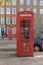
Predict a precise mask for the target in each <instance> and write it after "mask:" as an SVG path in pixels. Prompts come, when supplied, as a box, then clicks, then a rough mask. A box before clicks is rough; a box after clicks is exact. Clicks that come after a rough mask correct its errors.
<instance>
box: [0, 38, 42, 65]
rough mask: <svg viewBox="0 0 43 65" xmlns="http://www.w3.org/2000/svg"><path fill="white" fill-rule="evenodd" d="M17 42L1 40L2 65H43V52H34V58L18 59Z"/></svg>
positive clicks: (0, 61) (14, 40) (0, 57)
mask: <svg viewBox="0 0 43 65" xmlns="http://www.w3.org/2000/svg"><path fill="white" fill-rule="evenodd" d="M16 42H17V41H16V39H13V40H0V65H43V51H40V52H34V56H33V57H30V56H28V57H18V56H17V51H16ZM3 49H4V50H3ZM6 49H7V50H6Z"/></svg>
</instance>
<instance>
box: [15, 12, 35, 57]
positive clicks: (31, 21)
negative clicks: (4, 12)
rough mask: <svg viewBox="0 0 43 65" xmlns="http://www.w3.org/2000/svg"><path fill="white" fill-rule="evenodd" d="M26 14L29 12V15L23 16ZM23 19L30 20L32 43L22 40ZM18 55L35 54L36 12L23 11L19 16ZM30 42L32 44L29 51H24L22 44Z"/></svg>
mask: <svg viewBox="0 0 43 65" xmlns="http://www.w3.org/2000/svg"><path fill="white" fill-rule="evenodd" d="M24 14H27V15H28V14H29V16H21V15H24ZM21 20H30V23H31V27H30V43H29V42H24V41H21ZM16 28H17V31H16V33H17V55H18V56H33V54H34V13H33V12H31V11H23V12H19V13H18V16H17V25H16ZM23 43H26V44H27V43H28V44H29V45H30V49H31V50H28V51H24V50H23V49H22V44H23Z"/></svg>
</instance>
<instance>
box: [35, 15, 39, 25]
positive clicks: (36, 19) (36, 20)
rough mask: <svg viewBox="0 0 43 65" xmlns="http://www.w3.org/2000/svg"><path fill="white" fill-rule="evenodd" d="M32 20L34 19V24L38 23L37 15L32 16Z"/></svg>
mask: <svg viewBox="0 0 43 65" xmlns="http://www.w3.org/2000/svg"><path fill="white" fill-rule="evenodd" d="M34 21H35V22H34V25H36V24H38V23H37V16H36V15H35V16H34Z"/></svg>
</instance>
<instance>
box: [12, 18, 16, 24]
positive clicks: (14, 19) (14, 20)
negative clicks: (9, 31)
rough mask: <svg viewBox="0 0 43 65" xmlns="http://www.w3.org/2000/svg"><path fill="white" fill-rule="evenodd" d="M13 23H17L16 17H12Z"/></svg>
mask: <svg viewBox="0 0 43 65" xmlns="http://www.w3.org/2000/svg"><path fill="white" fill-rule="evenodd" d="M12 24H14V25H15V24H16V17H13V18H12Z"/></svg>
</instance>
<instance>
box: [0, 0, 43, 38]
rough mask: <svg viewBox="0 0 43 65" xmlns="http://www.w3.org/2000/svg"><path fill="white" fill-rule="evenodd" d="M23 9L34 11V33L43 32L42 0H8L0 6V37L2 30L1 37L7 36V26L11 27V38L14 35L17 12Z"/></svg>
mask: <svg viewBox="0 0 43 65" xmlns="http://www.w3.org/2000/svg"><path fill="white" fill-rule="evenodd" d="M3 1H4V0H3ZM24 10H26V11H32V12H34V33H35V34H40V33H41V32H43V0H12V3H10V0H8V2H7V3H6V4H5V5H4V6H3V7H2V8H0V38H2V30H4V37H3V38H8V29H9V28H12V32H13V38H15V37H16V18H17V14H18V12H20V11H24Z"/></svg>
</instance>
